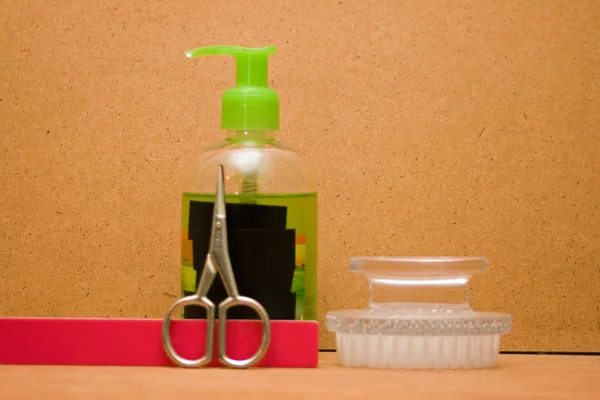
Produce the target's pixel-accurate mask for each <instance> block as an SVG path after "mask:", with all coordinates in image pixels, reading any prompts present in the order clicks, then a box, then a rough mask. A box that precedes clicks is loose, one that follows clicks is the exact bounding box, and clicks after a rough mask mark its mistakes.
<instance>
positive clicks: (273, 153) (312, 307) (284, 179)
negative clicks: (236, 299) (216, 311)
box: [181, 46, 317, 320]
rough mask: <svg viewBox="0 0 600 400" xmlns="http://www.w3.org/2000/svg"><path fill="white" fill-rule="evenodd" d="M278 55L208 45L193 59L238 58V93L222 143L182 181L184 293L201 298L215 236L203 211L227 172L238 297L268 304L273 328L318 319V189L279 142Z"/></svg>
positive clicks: (227, 107)
mask: <svg viewBox="0 0 600 400" xmlns="http://www.w3.org/2000/svg"><path fill="white" fill-rule="evenodd" d="M275 53H276V48H275V47H273V46H267V47H263V48H247V47H241V46H204V47H199V48H196V49H193V50H190V51H187V52H186V55H187V56H188V57H189V58H192V59H193V58H198V57H204V56H212V55H226V56H231V57H233V58H234V59H235V62H236V67H235V86H233V87H230V88H228V89H226V90H225V91H224V92H223V96H222V107H221V131H222V132H223V140H221V141H219V142H218V143H215V144H212V145H209V146H208V147H207V148H205V149H203V150H202V151H201V153H200V154H199V155H198V156H197V157H196V159H195V160H194V161H193V162H192V163H191V165H190V166H189V167H188V168H187V169H186V171H185V173H184V177H183V197H182V213H181V218H182V220H181V268H182V269H181V290H182V292H183V293H182V294H183V295H188V294H191V293H194V292H195V291H196V286H197V284H198V283H197V282H198V276H199V275H200V274H199V273H198V271H201V270H202V268H204V266H203V264H204V259H205V257H206V254H204V253H205V251H206V249H204V248H203V246H204V245H205V244H207V243H208V240H207V235H206V231H207V230H208V229H210V227H208V228H207V226H205V225H204V223H205V220H206V218H205V217H206V215H205V214H208V215H209V217H210V215H212V210H211V209H210V208H208V207H207V206H206V205H207V204H210V203H212V202H213V201H214V194H215V187H216V186H215V185H216V181H215V177H216V176H217V175H216V174H217V169H218V167H219V165H223V169H224V174H225V177H224V178H225V196H226V202H227V203H228V204H229V205H230V209H231V210H232V211H233V210H234V209H235V210H238V212H237V213H235V214H228V224H229V226H228V235H229V245H230V246H229V250H230V256H231V257H232V260H233V259H236V262H235V263H234V264H235V265H234V266H233V269H234V271H235V270H236V268H239V270H238V271H239V272H240V274H237V273H236V276H237V277H238V278H239V279H240V280H241V282H238V286H239V290H240V293H241V294H242V295H246V296H249V297H253V298H254V299H255V300H258V301H261V299H260V298H262V301H264V302H268V304H263V306H264V307H265V308H266V309H267V312H268V313H269V316H270V318H271V319H292V320H293V319H298V320H315V319H316V318H317V308H316V305H317V295H316V293H317V271H316V268H317V265H316V261H317V193H316V183H315V180H314V177H313V174H312V171H311V170H310V169H309V168H308V167H307V165H306V163H305V162H303V160H302V157H301V156H300V155H299V154H298V153H297V152H296V151H294V150H293V149H291V148H290V147H288V146H286V145H283V144H282V143H281V142H279V141H278V140H277V139H276V136H275V134H276V133H278V132H279V129H280V110H279V108H280V104H279V103H280V101H279V95H278V93H277V91H276V90H274V89H272V88H270V87H269V78H268V76H269V57H270V56H271V55H273V54H275ZM236 203H237V204H236ZM190 210H191V212H190ZM199 210H200V211H199ZM241 210H244V211H241ZM190 221H191V222H190ZM232 225H233V226H232ZM234 226H235V228H234ZM192 236H193V237H194V239H192V238H191V237H192ZM236 249H237V250H236ZM194 253H196V255H195V256H194ZM194 258H195V260H194ZM249 260H253V262H250V261H249ZM244 277H245V278H244ZM218 285H219V283H218V282H216V284H215V285H213V286H218ZM213 289H215V292H214V293H212V292H211V293H209V297H210V296H211V294H214V296H224V290H223V291H220V289H219V288H218V287H213ZM250 292H252V293H254V294H251V293H250ZM257 296H258V297H257ZM259 297H260V298H259ZM215 299H216V297H215V298H213V299H212V300H213V301H214V300H215ZM215 303H218V301H215ZM233 314H234V313H233V312H232V313H231V315H228V316H229V317H230V318H233V317H234V315H233ZM184 317H186V318H187V317H189V318H202V313H199V314H196V311H192V310H186V311H185V312H184Z"/></svg>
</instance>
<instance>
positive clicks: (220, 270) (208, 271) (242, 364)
mask: <svg viewBox="0 0 600 400" xmlns="http://www.w3.org/2000/svg"><path fill="white" fill-rule="evenodd" d="M223 175H224V173H223V166H222V165H219V173H218V179H217V193H216V196H215V205H214V212H213V221H212V230H211V235H210V245H209V249H208V254H207V255H206V261H205V263H204V271H203V272H202V276H201V278H200V282H199V284H198V290H197V291H196V294H194V295H191V296H186V297H183V298H181V299H179V300H177V301H176V302H175V303H173V305H172V306H171V308H170V309H169V311H168V312H167V315H166V316H165V317H164V320H163V328H162V341H163V347H164V349H165V352H166V353H167V355H168V356H169V358H170V359H171V360H172V361H173V362H175V363H176V364H178V365H180V366H182V367H198V366H202V365H206V364H208V363H209V362H210V361H211V360H212V358H213V344H214V337H213V336H214V325H215V305H214V304H213V303H212V302H211V301H210V300H209V299H208V297H207V296H208V291H209V289H210V287H211V285H212V283H213V281H214V279H215V277H216V276H217V274H220V275H221V278H222V279H223V285H224V286H225V290H226V291H227V294H228V295H229V297H227V298H226V299H225V300H223V301H222V302H221V303H220V304H219V346H218V348H219V360H220V361H221V362H222V363H223V364H225V365H228V366H230V367H234V368H246V367H250V366H252V365H254V364H255V363H257V362H258V361H260V360H261V359H262V357H263V356H264V355H265V353H266V351H267V348H268V346H269V342H270V340H271V325H270V320H269V315H268V314H267V311H266V310H265V308H264V307H263V306H262V305H261V304H260V303H259V302H257V301H256V300H254V299H251V298H249V297H244V296H240V294H239V293H238V289H237V284H236V282H235V277H234V275H233V269H232V267H231V260H230V259H229V247H228V245H227V223H226V222H227V221H226V219H227V217H226V215H225V214H226V213H225V184H224V178H223ZM189 305H198V306H202V307H204V308H205V309H206V328H207V330H208V331H207V333H206V352H205V354H204V356H203V357H201V358H199V359H195V360H189V359H186V358H183V357H181V356H180V355H179V354H177V352H176V351H175V349H174V348H173V344H172V343H171V331H170V327H171V320H172V315H173V312H174V311H175V310H176V309H178V308H179V307H184V306H189ZM235 306H246V307H250V308H252V309H253V310H254V311H256V313H257V314H258V316H259V318H260V320H261V321H262V327H263V338H262V342H261V344H260V347H259V348H258V351H257V352H256V353H255V354H254V355H253V356H252V357H250V358H248V359H245V360H234V359H232V358H230V357H228V356H227V354H226V343H225V340H226V337H227V336H226V326H227V310H228V309H229V308H231V307H235Z"/></svg>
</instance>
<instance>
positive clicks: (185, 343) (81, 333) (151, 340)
mask: <svg viewBox="0 0 600 400" xmlns="http://www.w3.org/2000/svg"><path fill="white" fill-rule="evenodd" d="M162 323H163V321H162V320H161V319H111V318H106V319H104V318H100V319H94V318H84V319H79V318H0V364H30V365H31V364H37V365H113V366H115V365H116V366H174V365H175V364H174V363H173V362H172V361H171V360H170V359H169V358H168V356H167V355H166V353H165V352H164V350H163V346H162ZM217 328H218V321H215V332H214V352H213V361H212V363H211V364H210V365H211V366H221V363H220V362H219V360H218V348H217V346H218V332H217ZM171 340H172V343H173V346H174V347H175V349H176V350H177V352H178V353H179V354H180V355H181V356H183V357H185V358H200V357H201V356H202V355H204V350H205V346H206V344H205V341H206V321H205V320H201V319H190V320H173V322H172V323H171ZM261 340H262V322H261V321H259V320H228V321H227V354H228V356H229V357H231V358H234V359H245V358H249V357H251V356H252V355H253V354H254V353H255V352H256V350H257V349H258V347H259V345H260V342H261ZM318 355H319V325H318V323H317V322H316V321H284V320H272V321H271V342H270V344H269V348H268V350H267V352H266V354H265V356H264V357H263V359H262V360H261V361H260V362H258V363H257V364H256V365H255V367H278V368H314V367H316V366H317V364H318Z"/></svg>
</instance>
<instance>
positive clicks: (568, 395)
mask: <svg viewBox="0 0 600 400" xmlns="http://www.w3.org/2000/svg"><path fill="white" fill-rule="evenodd" d="M206 396H208V397H206ZM119 398H123V399H125V398H127V399H132V398H140V399H170V400H173V399H183V400H187V399H190V400H192V399H205V398H214V399H264V400H269V399H281V400H287V399H304V400H312V399H365V400H366V399H427V400H431V399H445V400H450V399H461V400H467V399H478V400H495V399H524V400H525V399H527V400H534V399H543V400H553V399H578V400H579V399H594V400H599V399H600V357H595V356H561V355H500V361H499V365H498V367H497V368H495V369H490V370H474V371H390V370H370V369H354V368H343V367H340V366H338V365H336V359H335V353H321V357H320V365H319V368H315V369H250V370H230V369H221V368H211V369H196V370H188V369H180V368H168V367H155V368H154V367H74V366H18V365H1V366H0V399H3V400H5V399H6V400H8V399H11V400H12V399H47V400H51V399H119Z"/></svg>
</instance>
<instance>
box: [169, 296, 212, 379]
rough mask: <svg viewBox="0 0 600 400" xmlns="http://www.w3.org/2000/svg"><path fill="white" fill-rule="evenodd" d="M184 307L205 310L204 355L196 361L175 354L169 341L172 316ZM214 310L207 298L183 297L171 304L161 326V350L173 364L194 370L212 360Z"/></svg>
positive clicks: (175, 351)
mask: <svg viewBox="0 0 600 400" xmlns="http://www.w3.org/2000/svg"><path fill="white" fill-rule="evenodd" d="M186 306H201V307H203V308H204V309H206V318H207V319H206V327H207V335H206V346H205V353H204V356H202V357H200V358H197V359H187V358H185V357H182V356H181V355H180V354H179V353H178V352H177V350H175V347H174V346H173V343H172V341H171V321H172V320H173V314H174V312H175V311H177V310H178V309H179V308H180V307H186ZM214 310H215V305H214V304H213V303H212V302H211V301H210V300H209V299H208V298H200V297H198V296H197V295H192V296H187V297H183V298H181V299H179V300H177V301H176V302H175V303H173V305H172V306H171V308H170V309H169V311H167V314H166V315H165V317H164V320H163V326H162V342H163V348H164V350H165V352H166V353H167V356H168V357H169V359H170V360H171V361H173V362H174V363H175V364H177V365H180V366H182V367H187V368H195V367H200V366H203V365H206V364H208V363H209V362H210V361H211V360H212V357H213V354H212V353H213V335H212V334H210V333H211V332H212V331H213V329H214V328H213V327H214V321H215V313H214Z"/></svg>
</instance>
